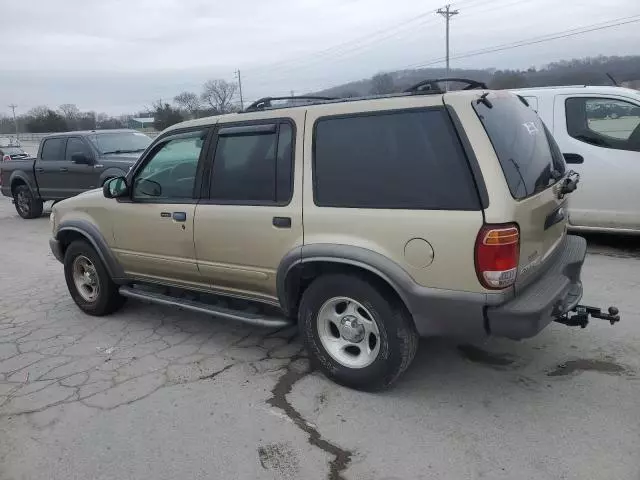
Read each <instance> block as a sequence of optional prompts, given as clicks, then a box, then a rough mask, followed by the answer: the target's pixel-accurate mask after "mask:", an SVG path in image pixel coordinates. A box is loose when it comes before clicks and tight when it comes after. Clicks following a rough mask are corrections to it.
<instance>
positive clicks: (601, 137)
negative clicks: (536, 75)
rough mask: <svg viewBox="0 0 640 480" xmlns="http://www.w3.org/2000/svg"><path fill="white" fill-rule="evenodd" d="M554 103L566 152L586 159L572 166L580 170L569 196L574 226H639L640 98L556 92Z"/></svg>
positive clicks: (556, 126)
mask: <svg viewBox="0 0 640 480" xmlns="http://www.w3.org/2000/svg"><path fill="white" fill-rule="evenodd" d="M555 105H556V106H555V109H554V111H555V116H556V117H555V119H554V136H555V137H556V140H557V142H558V144H559V146H560V148H561V150H562V152H563V153H573V154H577V155H579V156H580V157H582V158H583V159H584V163H582V164H572V165H569V167H570V168H572V169H574V170H575V171H577V172H578V173H580V184H579V185H578V189H577V190H576V191H575V192H574V193H573V194H572V195H571V199H570V201H569V211H570V217H569V220H570V223H571V225H575V226H580V227H595V228H603V227H604V228H615V229H628V230H640V188H638V181H637V179H638V178H640V115H639V113H638V112H640V101H638V102H635V103H634V102H633V101H632V100H631V99H629V98H624V99H623V98H617V97H612V96H605V95H593V94H592V95H558V96H556V99H555ZM558 131H559V132H558ZM556 132H558V133H556Z"/></svg>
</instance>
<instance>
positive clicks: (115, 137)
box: [89, 132, 151, 155]
mask: <svg viewBox="0 0 640 480" xmlns="http://www.w3.org/2000/svg"><path fill="white" fill-rule="evenodd" d="M89 139H90V140H91V143H93V145H94V146H95V147H96V148H97V149H98V151H99V152H100V153H101V154H103V155H105V154H108V153H136V152H142V151H144V150H145V149H146V148H147V147H148V146H149V144H150V143H151V139H150V138H149V137H147V136H146V135H145V134H144V133H139V132H118V133H101V134H97V135H91V136H90V137H89Z"/></svg>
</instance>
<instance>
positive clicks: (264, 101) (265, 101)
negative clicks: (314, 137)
mask: <svg viewBox="0 0 640 480" xmlns="http://www.w3.org/2000/svg"><path fill="white" fill-rule="evenodd" d="M274 100H276V101H277V100H325V101H326V100H339V99H338V98H334V97H322V96H318V95H299V96H289V97H264V98H261V99H259V100H256V101H255V102H253V103H252V104H251V105H249V106H248V107H247V108H245V110H244V111H245V112H255V111H256V110H264V109H265V108H269V107H271V102H272V101H274Z"/></svg>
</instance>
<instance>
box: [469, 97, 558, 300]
mask: <svg viewBox="0 0 640 480" xmlns="http://www.w3.org/2000/svg"><path fill="white" fill-rule="evenodd" d="M486 98H487V100H488V101H475V102H473V107H474V109H475V111H476V113H477V114H478V117H479V118H480V120H481V122H482V124H483V126H484V128H485V130H486V132H487V135H488V136H489V139H490V140H491V143H492V145H493V148H494V150H495V152H496V156H497V157H498V160H499V162H500V166H501V168H502V172H503V174H504V178H505V180H506V182H507V185H508V187H509V191H510V192H511V196H512V197H513V199H514V202H513V203H512V205H513V207H512V212H511V214H510V215H509V216H510V217H511V218H510V221H514V222H516V223H517V224H518V227H519V229H520V259H519V265H518V276H517V280H516V289H517V288H521V287H523V286H524V285H526V284H528V283H529V282H531V281H532V280H534V279H535V278H536V277H537V276H538V275H539V274H540V273H541V272H542V271H543V270H544V269H545V264H546V260H547V259H548V258H549V256H550V255H551V253H552V252H553V251H554V250H555V248H556V247H557V246H558V245H559V243H560V241H561V240H562V239H563V238H564V236H565V232H566V223H567V218H566V213H565V207H564V204H565V202H566V198H565V199H561V198H559V197H560V196H559V195H558V189H559V188H558V187H559V182H560V180H561V179H562V178H563V177H564V176H565V175H566V165H565V162H564V158H563V156H562V153H561V152H560V149H559V148H558V145H557V144H556V142H555V140H554V139H553V137H552V135H551V133H550V132H549V130H548V129H547V128H546V126H545V125H544V123H543V122H542V120H541V119H540V117H538V114H537V113H536V112H535V111H534V110H532V109H531V108H529V107H528V106H527V105H525V104H524V102H522V101H521V100H520V99H519V98H518V97H517V96H515V95H514V94H511V93H508V92H494V93H491V94H489V95H487V97H486Z"/></svg>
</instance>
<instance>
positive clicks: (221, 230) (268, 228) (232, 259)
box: [194, 111, 304, 301]
mask: <svg viewBox="0 0 640 480" xmlns="http://www.w3.org/2000/svg"><path fill="white" fill-rule="evenodd" d="M303 131H304V111H300V112H293V113H291V117H290V118H274V119H269V120H265V121H263V122H259V123H256V122H244V123H234V124H218V128H217V130H216V134H215V136H214V138H215V142H216V146H215V154H214V158H213V164H212V165H211V168H210V169H211V174H210V182H209V183H208V185H207V187H208V188H207V189H206V190H208V191H207V192H206V194H205V195H203V199H202V200H201V201H200V203H199V204H198V206H197V209H196V229H195V236H194V243H195V247H196V254H197V258H198V267H199V269H200V272H201V273H202V275H203V277H204V279H205V280H206V281H207V282H208V283H209V285H210V287H211V288H213V289H214V290H217V291H219V292H220V293H226V294H229V295H237V296H241V297H242V296H245V295H247V294H248V293H247V292H251V294H250V295H251V297H253V298H254V299H259V300H265V301H275V299H276V298H277V292H276V273H277V269H278V266H279V264H280V261H281V260H282V259H283V257H284V256H285V255H286V254H287V253H288V252H289V251H291V250H292V249H294V248H295V247H297V246H300V245H302V241H303V238H302V168H301V162H300V161H297V159H299V160H301V159H302V143H303V142H302V132H303Z"/></svg>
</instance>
